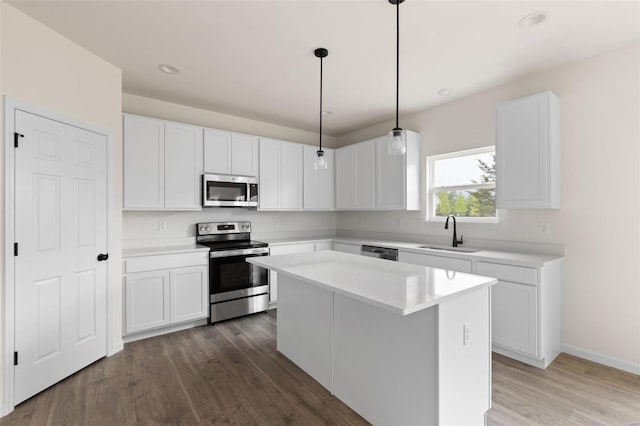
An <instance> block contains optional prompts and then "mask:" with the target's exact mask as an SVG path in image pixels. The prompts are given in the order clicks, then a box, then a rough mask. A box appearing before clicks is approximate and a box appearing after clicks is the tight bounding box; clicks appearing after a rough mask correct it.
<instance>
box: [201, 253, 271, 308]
mask: <svg viewBox="0 0 640 426" xmlns="http://www.w3.org/2000/svg"><path fill="white" fill-rule="evenodd" d="M238 252H241V253H238ZM242 252H244V253H242ZM247 252H248V253H247ZM226 254H230V255H226ZM268 255H269V249H268V248H259V249H248V250H237V251H236V250H231V251H227V252H224V251H222V252H211V253H210V256H211V257H210V259H209V293H210V295H211V300H210V302H211V303H217V302H223V301H225V300H233V299H240V298H243V297H248V296H255V295H258V294H266V293H268V292H269V271H268V270H267V269H265V268H263V267H261V266H257V265H253V264H251V263H249V262H246V259H247V258H249V257H255V256H268Z"/></svg>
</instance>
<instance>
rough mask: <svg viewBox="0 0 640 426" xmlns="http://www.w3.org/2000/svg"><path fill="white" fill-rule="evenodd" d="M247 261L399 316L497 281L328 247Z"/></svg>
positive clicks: (253, 258)
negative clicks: (342, 251)
mask: <svg viewBox="0 0 640 426" xmlns="http://www.w3.org/2000/svg"><path fill="white" fill-rule="evenodd" d="M247 262H250V263H253V264H255V265H258V266H262V267H265V268H267V269H270V270H273V271H276V272H278V273H282V274H285V275H290V276H292V277H296V278H298V279H301V280H303V281H305V282H308V283H311V284H315V285H318V286H320V287H324V288H326V289H328V290H331V291H335V292H336V293H340V294H343V295H346V296H350V297H353V298H356V299H358V300H361V301H363V302H366V303H370V304H372V305H376V306H379V307H381V308H385V309H388V310H391V311H394V312H397V313H399V314H401V315H408V314H411V313H413V312H417V311H421V310H423V309H427V308H430V307H432V306H435V305H438V304H440V303H442V302H444V301H446V300H448V299H451V298H455V297H457V296H459V295H461V294H464V293H466V292H469V291H472V290H474V289H478V288H481V287H487V286H490V285H493V284H495V283H496V282H497V281H496V279H495V278H488V277H482V276H479V275H471V274H464V273H461V272H452V271H445V270H443V269H436V268H428V267H425V266H417V265H410V264H408V263H399V262H392V261H388V260H382V259H374V258H370V257H364V256H358V255H354V254H348V253H339V252H335V251H330V250H325V251H319V252H311V253H300V254H287V255H280V256H265V257H252V258H248V259H247Z"/></svg>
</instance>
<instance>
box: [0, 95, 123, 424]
mask: <svg viewBox="0 0 640 426" xmlns="http://www.w3.org/2000/svg"><path fill="white" fill-rule="evenodd" d="M3 98H4V99H3V101H4V146H5V148H4V214H5V216H4V224H3V226H4V258H3V259H2V260H3V261H4V266H5V268H4V269H5V272H4V276H3V277H2V278H3V279H4V286H3V287H2V304H1V305H0V306H1V307H2V311H3V314H2V321H3V326H2V330H1V331H0V333H1V334H2V355H3V357H2V359H3V361H2V367H1V368H2V381H3V383H2V387H3V389H2V390H3V398H2V401H0V417H2V416H5V415H7V414H9V413H10V412H11V411H13V409H14V407H15V405H14V389H15V375H14V365H13V352H14V350H15V264H14V255H13V243H14V241H15V157H14V150H15V148H14V143H13V134H14V132H15V115H16V111H23V112H26V113H29V114H33V115H37V116H40V117H42V118H46V119H49V120H53V121H57V122H60V123H63V124H67V125H70V126H74V127H77V128H80V129H83V130H88V131H90V132H93V133H97V134H100V135H103V136H105V138H106V141H107V146H106V148H107V253H108V252H110V251H111V246H112V244H111V231H112V217H113V184H112V175H113V171H112V167H113V153H114V152H113V137H112V133H111V130H109V129H106V128H102V127H99V126H94V125H92V124H87V123H84V122H81V121H78V120H76V119H73V118H70V117H68V116H66V115H63V114H59V113H56V112H52V111H49V110H47V109H44V108H41V107H38V106H35V105H30V104H28V103H25V102H22V101H19V100H16V99H14V98H11V97H9V96H4V97H3ZM109 278H110V277H109V267H108V266H107V281H106V285H107V289H106V290H107V293H106V295H107V296H106V297H107V300H106V303H107V309H106V314H107V318H106V320H107V336H106V339H107V342H106V344H107V354H106V355H110V354H111V352H112V351H111V350H110V349H111V347H112V345H110V344H109V343H110V340H112V337H111V334H112V331H113V330H112V328H113V326H112V325H111V321H110V319H111V315H110V312H109V309H110V308H111V306H110V305H111V304H110V303H109V294H110V291H109V281H110V280H109Z"/></svg>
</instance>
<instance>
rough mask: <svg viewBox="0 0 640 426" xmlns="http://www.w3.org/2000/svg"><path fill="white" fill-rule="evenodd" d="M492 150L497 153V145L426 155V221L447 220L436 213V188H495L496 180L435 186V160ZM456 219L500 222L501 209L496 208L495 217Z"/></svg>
mask: <svg viewBox="0 0 640 426" xmlns="http://www.w3.org/2000/svg"><path fill="white" fill-rule="evenodd" d="M491 152H493V153H494V154H495V145H489V146H485V147H481V148H473V149H466V150H464V151H455V152H447V153H444V154H436V155H429V156H427V157H426V168H427V171H426V180H427V181H426V185H425V187H426V191H425V192H424V196H425V204H424V205H425V209H426V212H425V213H426V214H424V215H423V220H424V221H425V222H443V221H444V220H445V218H444V217H440V216H436V215H435V203H434V196H435V190H462V191H466V190H473V189H490V188H494V189H495V182H494V183H480V184H473V183H472V184H468V185H454V186H437V187H434V186H433V179H434V176H433V169H434V167H433V163H434V162H435V161H438V160H444V159H447V158H457V157H464V156H468V155H475V154H485V153H491ZM456 220H457V221H459V222H466V223H498V222H500V211H499V210H497V209H496V215H495V217H472V216H460V217H458V216H456Z"/></svg>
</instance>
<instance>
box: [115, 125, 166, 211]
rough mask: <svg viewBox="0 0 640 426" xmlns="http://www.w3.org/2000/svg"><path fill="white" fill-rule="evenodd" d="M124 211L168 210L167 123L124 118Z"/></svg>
mask: <svg viewBox="0 0 640 426" xmlns="http://www.w3.org/2000/svg"><path fill="white" fill-rule="evenodd" d="M123 126H124V208H125V209H162V208H164V121H162V120H155V119H153V118H147V117H138V116H133V115H128V114H125V115H124V124H123Z"/></svg>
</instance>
